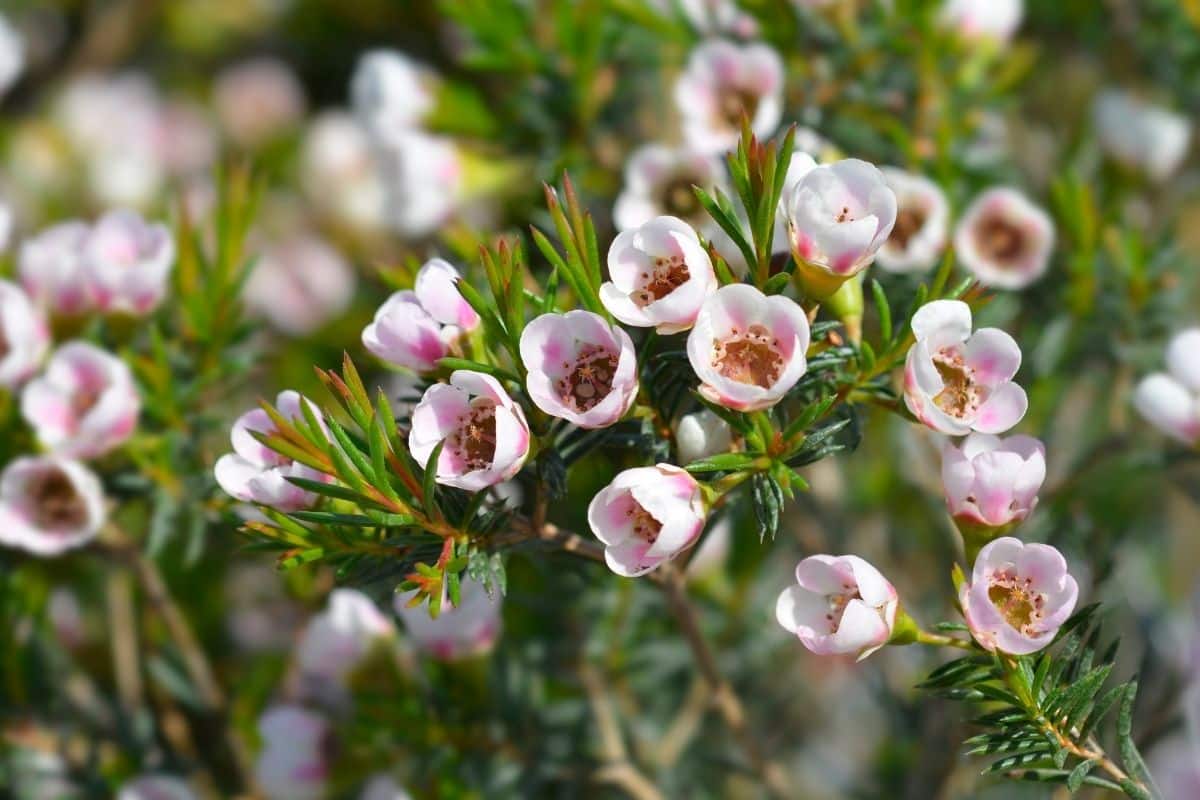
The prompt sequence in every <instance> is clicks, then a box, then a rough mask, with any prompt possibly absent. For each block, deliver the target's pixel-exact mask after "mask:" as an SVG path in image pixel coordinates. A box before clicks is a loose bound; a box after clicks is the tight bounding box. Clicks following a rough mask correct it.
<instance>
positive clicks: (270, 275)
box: [242, 233, 356, 336]
mask: <svg viewBox="0 0 1200 800" xmlns="http://www.w3.org/2000/svg"><path fill="white" fill-rule="evenodd" d="M355 283H356V277H355V274H354V270H353V268H351V266H350V265H349V264H348V263H346V259H344V258H342V255H341V254H340V253H339V252H338V251H336V250H334V249H333V248H332V247H330V246H329V244H328V243H327V242H326V241H325V240H324V239H321V238H318V237H316V236H314V235H312V234H309V233H298V234H295V235H292V236H290V237H288V238H285V239H283V240H281V241H278V242H274V243H273V244H271V245H268V246H267V247H265V248H264V249H263V251H262V255H261V256H260V257H259V258H258V260H257V261H256V262H255V265H254V269H253V271H252V272H251V273H250V277H249V278H248V279H247V280H246V284H245V287H244V288H243V289H242V294H243V298H244V300H245V301H246V306H247V307H248V308H250V309H252V310H254V311H256V312H257V313H259V314H261V315H263V316H264V317H266V318H267V320H268V321H270V323H271V324H272V325H273V326H275V327H276V328H277V329H279V330H280V331H283V332H284V333H286V334H288V335H289V336H305V335H307V334H310V333H313V332H315V331H317V330H318V329H320V328H321V327H323V326H324V325H325V324H326V323H327V322H329V321H330V320H333V319H336V318H338V317H339V316H341V314H342V312H344V311H345V310H346V309H347V308H348V307H349V305H350V302H351V301H352V300H353V299H354V287H355Z"/></svg>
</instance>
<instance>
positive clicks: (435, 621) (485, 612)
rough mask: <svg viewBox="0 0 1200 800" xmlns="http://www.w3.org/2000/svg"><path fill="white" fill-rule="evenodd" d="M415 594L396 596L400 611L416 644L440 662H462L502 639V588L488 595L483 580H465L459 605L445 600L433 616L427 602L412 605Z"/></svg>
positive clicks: (401, 617)
mask: <svg viewBox="0 0 1200 800" xmlns="http://www.w3.org/2000/svg"><path fill="white" fill-rule="evenodd" d="M414 596H415V593H409V594H405V595H396V600H395V606H396V614H397V615H399V617H400V620H401V621H402V622H403V623H404V628H405V630H407V631H408V635H409V637H411V638H412V641H413V643H414V644H415V645H416V646H417V648H418V649H420V650H421V651H422V652H424V653H425V654H427V655H429V656H430V657H431V658H435V659H437V660H439V661H459V660H462V659H464V658H469V657H471V656H476V655H482V654H484V653H487V652H489V651H490V650H491V649H492V647H493V646H494V645H495V643H496V640H497V639H499V638H500V632H501V630H502V620H501V617H500V610H501V602H502V598H501V595H500V592H499V591H496V592H495V594H488V592H487V589H486V588H485V587H484V585H483V584H482V583H480V582H479V581H476V580H472V579H470V578H466V577H464V578H463V579H462V584H461V591H460V598H459V604H458V605H457V606H452V605H450V603H449V599H448V597H444V598H443V599H442V608H441V612H440V613H439V614H438V615H437V617H436V618H434V617H431V616H430V615H429V609H428V608H426V607H425V606H424V604H421V605H417V606H410V605H409V603H410V602H411V601H412V599H413V597H414Z"/></svg>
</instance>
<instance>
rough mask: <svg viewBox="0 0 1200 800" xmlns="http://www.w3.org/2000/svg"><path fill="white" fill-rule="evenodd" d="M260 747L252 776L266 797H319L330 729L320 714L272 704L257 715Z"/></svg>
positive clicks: (322, 793) (283, 799)
mask: <svg viewBox="0 0 1200 800" xmlns="http://www.w3.org/2000/svg"><path fill="white" fill-rule="evenodd" d="M258 733H259V736H260V737H261V738H262V743H263V744H262V750H261V751H260V752H259V754H258V760H257V761H255V764H254V778H255V781H257V783H258V786H259V788H260V789H261V790H262V792H263V794H264V795H266V797H267V798H268V800H321V798H323V797H325V790H326V784H327V782H328V780H329V771H330V770H329V768H330V758H331V753H332V750H333V747H332V744H333V742H332V738H333V731H332V730H331V728H330V725H329V723H328V721H326V719H325V718H324V717H322V716H321V715H320V714H316V713H314V712H312V711H308V710H306V709H304V708H301V707H300V706H275V707H274V708H271V709H269V710H268V711H267V712H266V713H264V714H263V715H262V716H261V717H259V719H258Z"/></svg>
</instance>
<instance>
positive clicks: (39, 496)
mask: <svg viewBox="0 0 1200 800" xmlns="http://www.w3.org/2000/svg"><path fill="white" fill-rule="evenodd" d="M29 499H30V501H31V503H32V504H33V524H34V525H36V526H37V527H39V528H42V529H44V530H55V529H62V528H77V527H79V526H80V525H83V524H84V523H85V522H87V507H86V506H85V505H84V503H83V499H82V498H81V497H80V496H79V493H78V492H76V491H75V484H73V483H71V479H70V478H68V477H67V475H66V473H65V472H63V471H62V470H61V469H58V468H54V469H51V470H49V471H47V472H44V473H42V474H41V475H38V476H37V477H36V478H34V479H33V481H32V482H31V483H30V485H29Z"/></svg>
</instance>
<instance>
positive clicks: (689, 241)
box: [600, 217, 717, 333]
mask: <svg viewBox="0 0 1200 800" xmlns="http://www.w3.org/2000/svg"><path fill="white" fill-rule="evenodd" d="M608 273H609V276H610V277H611V278H612V280H609V281H607V282H605V283H604V284H602V285H601V286H600V301H601V302H602V303H604V307H605V308H607V309H608V312H609V313H610V314H612V315H613V316H614V317H616V318H617V319H619V320H621V322H624V323H625V324H626V325H636V326H638V327H642V328H648V327H652V326H653V327H655V329H656V330H657V331H658V332H659V333H679V332H680V331H685V330H687V329H688V328H690V327H692V324H693V323H694V322H695V321H696V315H697V314H699V313H700V306H701V305H702V304H703V303H704V299H705V298H706V297H708V296H709V295H710V294H712V293H713V292H715V291H716V290H717V275H716V273H715V272H713V265H712V261H711V260H710V259H709V257H708V253H707V252H705V250H704V248H703V247H702V246H701V245H700V237H698V236H697V235H696V232H695V231H694V230H692V228H691V227H690V226H689V225H688V224H687V223H686V222H684V221H683V220H681V219H679V218H677V217H655V218H654V219H652V220H650V221H649V222H647V223H646V224H644V225H642V226H640V227H638V228H636V229H634V230H628V231H623V232H621V233H619V234H617V238H616V239H614V240H613V243H612V246H611V247H610V248H609V250H608Z"/></svg>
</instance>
